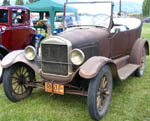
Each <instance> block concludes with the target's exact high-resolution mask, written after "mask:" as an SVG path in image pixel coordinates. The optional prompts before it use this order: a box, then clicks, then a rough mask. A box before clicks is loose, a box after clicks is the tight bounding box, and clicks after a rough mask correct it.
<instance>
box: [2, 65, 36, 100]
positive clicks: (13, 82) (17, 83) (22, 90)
mask: <svg viewBox="0 0 150 121" xmlns="http://www.w3.org/2000/svg"><path fill="white" fill-rule="evenodd" d="M34 80H35V73H34V71H33V70H32V69H31V68H30V67H28V66H27V65H25V64H20V63H18V64H15V65H12V66H11V67H9V68H7V69H5V70H4V76H3V87H4V92H5V94H6V96H7V97H8V99H9V100H11V101H12V102H18V101H20V100H22V99H24V98H26V97H28V96H29V95H30V94H31V93H32V89H33V88H32V87H28V86H26V85H25V83H28V82H32V81H34Z"/></svg>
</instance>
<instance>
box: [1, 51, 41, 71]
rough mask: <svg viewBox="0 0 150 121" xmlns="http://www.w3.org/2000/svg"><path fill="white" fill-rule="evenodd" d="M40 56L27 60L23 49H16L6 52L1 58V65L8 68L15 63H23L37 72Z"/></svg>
mask: <svg viewBox="0 0 150 121" xmlns="http://www.w3.org/2000/svg"><path fill="white" fill-rule="evenodd" d="M39 59H40V58H39V57H36V58H35V60H34V61H29V60H27V59H26V58H25V56H24V50H17V51H13V52H11V53H9V54H7V55H6V56H5V57H4V58H3V60H2V67H3V68H9V67H10V66H12V65H14V64H16V63H24V64H26V65H28V66H29V67H31V68H32V69H33V70H34V71H35V72H37V73H38V70H39V69H40V64H39V63H38V62H39V61H38V60H39Z"/></svg>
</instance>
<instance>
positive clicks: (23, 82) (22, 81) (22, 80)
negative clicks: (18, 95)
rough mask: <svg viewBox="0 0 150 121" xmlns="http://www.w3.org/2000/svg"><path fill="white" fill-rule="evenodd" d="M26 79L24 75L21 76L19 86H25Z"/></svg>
mask: <svg viewBox="0 0 150 121" xmlns="http://www.w3.org/2000/svg"><path fill="white" fill-rule="evenodd" d="M25 80H26V79H25V77H24V75H20V77H19V82H18V83H19V85H23V84H25Z"/></svg>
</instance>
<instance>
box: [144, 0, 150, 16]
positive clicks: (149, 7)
mask: <svg viewBox="0 0 150 121" xmlns="http://www.w3.org/2000/svg"><path fill="white" fill-rule="evenodd" d="M142 11H143V16H149V15H150V0H144V2H143V6H142Z"/></svg>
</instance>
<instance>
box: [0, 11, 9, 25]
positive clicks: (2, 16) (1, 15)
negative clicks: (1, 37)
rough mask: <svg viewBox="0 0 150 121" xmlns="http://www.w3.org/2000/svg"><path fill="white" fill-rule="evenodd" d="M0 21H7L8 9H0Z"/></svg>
mask: <svg viewBox="0 0 150 121" xmlns="http://www.w3.org/2000/svg"><path fill="white" fill-rule="evenodd" d="M0 23H8V10H0Z"/></svg>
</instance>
